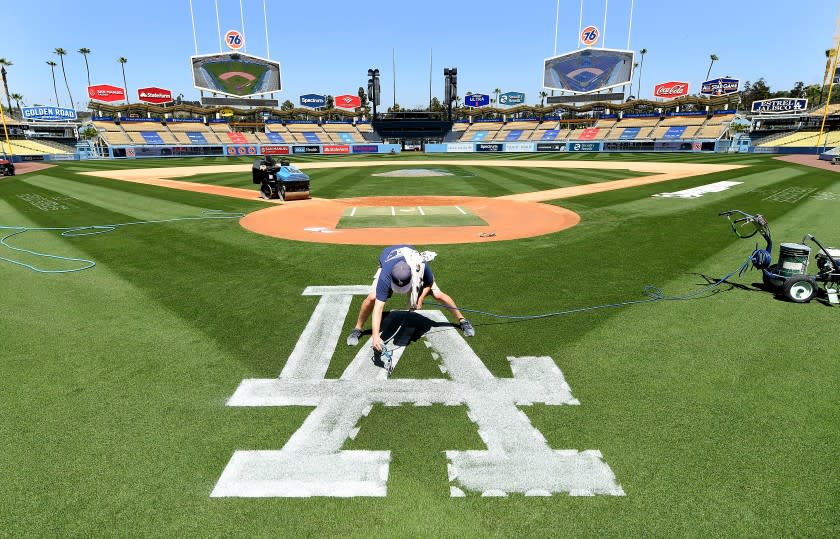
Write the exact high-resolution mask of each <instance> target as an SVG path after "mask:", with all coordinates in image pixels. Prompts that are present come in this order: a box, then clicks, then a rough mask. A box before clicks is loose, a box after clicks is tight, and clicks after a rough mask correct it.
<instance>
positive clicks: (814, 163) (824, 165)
mask: <svg viewBox="0 0 840 539" xmlns="http://www.w3.org/2000/svg"><path fill="white" fill-rule="evenodd" d="M776 159H778V160H779V161H786V162H788V163H795V164H797V165H807V166H809V167H814V168H821V169H823V170H831V171H834V172H840V165H832V164H831V161H823V160H822V159H820V158H819V156H818V155H813V154H811V155H803V154H796V155H784V156H781V157H777V158H776Z"/></svg>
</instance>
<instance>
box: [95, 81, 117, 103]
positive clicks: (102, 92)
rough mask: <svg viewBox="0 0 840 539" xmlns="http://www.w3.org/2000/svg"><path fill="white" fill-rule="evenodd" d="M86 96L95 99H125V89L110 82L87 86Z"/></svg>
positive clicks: (109, 100)
mask: <svg viewBox="0 0 840 539" xmlns="http://www.w3.org/2000/svg"><path fill="white" fill-rule="evenodd" d="M88 97H90V98H91V99H95V100H97V101H108V102H111V101H125V90H123V89H122V88H120V87H119V86H111V85H110V84H96V85H94V86H88Z"/></svg>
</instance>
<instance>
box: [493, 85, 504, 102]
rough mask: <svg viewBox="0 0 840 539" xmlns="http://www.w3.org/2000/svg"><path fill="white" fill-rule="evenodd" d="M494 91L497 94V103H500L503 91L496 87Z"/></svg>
mask: <svg viewBox="0 0 840 539" xmlns="http://www.w3.org/2000/svg"><path fill="white" fill-rule="evenodd" d="M493 93H494V94H496V104H497V105H498V104H499V95H500V94H501V93H502V91H501V90H500V89H499V88H496V89H495V90H493Z"/></svg>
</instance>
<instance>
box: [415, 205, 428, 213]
mask: <svg viewBox="0 0 840 539" xmlns="http://www.w3.org/2000/svg"><path fill="white" fill-rule="evenodd" d="M417 211H419V212H420V215H426V212H424V211H423V206H417Z"/></svg>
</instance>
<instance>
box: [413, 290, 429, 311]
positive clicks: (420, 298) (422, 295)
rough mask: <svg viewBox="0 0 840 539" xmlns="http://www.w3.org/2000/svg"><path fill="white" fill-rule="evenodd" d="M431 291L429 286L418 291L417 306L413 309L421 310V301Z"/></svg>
mask: <svg viewBox="0 0 840 539" xmlns="http://www.w3.org/2000/svg"><path fill="white" fill-rule="evenodd" d="M431 291H432V287H431V286H424V287H423V290H421V291H420V296H418V298H417V305H415V306H414V307H415V309H417V310H418V311H419V310H420V309H422V308H423V300H424V299H426V296H428V295H429V292H431Z"/></svg>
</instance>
